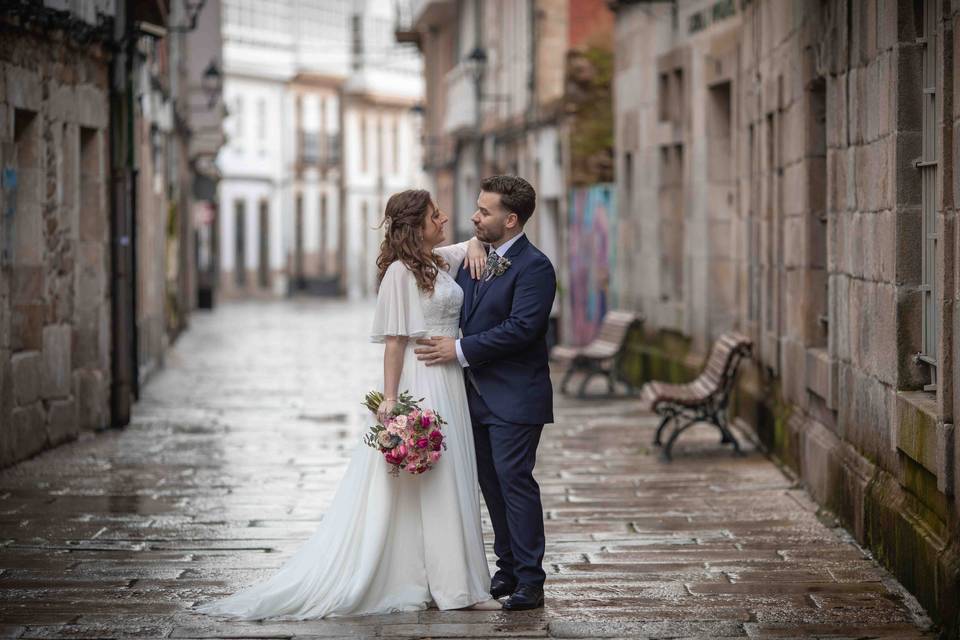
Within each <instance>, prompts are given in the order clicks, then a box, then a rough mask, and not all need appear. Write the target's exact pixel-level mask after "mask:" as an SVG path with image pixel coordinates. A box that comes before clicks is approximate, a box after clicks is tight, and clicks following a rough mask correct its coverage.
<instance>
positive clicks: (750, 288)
mask: <svg viewBox="0 0 960 640" xmlns="http://www.w3.org/2000/svg"><path fill="white" fill-rule="evenodd" d="M756 138H757V135H756V126H755V125H754V124H750V126H749V127H748V128H747V177H748V179H749V184H748V187H747V188H748V192H747V260H748V261H749V262H748V264H747V318H748V319H749V320H750V322H751V323H753V324H754V325H756V324H757V323H758V322H759V321H760V221H759V220H758V219H757V209H758V205H757V201H758V196H757V189H758V186H759V180H758V179H757V173H758V167H757V156H758V154H757V152H756V149H757V148H756V144H757V140H756Z"/></svg>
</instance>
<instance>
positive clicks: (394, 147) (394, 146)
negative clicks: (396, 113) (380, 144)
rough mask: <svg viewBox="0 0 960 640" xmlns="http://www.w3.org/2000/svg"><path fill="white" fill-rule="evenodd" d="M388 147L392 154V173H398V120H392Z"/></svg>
mask: <svg viewBox="0 0 960 640" xmlns="http://www.w3.org/2000/svg"><path fill="white" fill-rule="evenodd" d="M390 146H391V151H392V152H393V173H398V172H399V171H400V119H399V118H394V119H393V124H392V128H391V130H390Z"/></svg>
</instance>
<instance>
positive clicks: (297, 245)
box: [293, 193, 303, 289]
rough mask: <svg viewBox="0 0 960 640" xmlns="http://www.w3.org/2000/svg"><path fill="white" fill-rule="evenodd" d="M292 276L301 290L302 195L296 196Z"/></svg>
mask: <svg viewBox="0 0 960 640" xmlns="http://www.w3.org/2000/svg"><path fill="white" fill-rule="evenodd" d="M293 236H294V239H293V274H294V278H295V282H294V284H295V285H296V286H297V287H298V288H301V289H302V288H303V194H302V193H298V194H297V200H296V207H295V211H294V222H293Z"/></svg>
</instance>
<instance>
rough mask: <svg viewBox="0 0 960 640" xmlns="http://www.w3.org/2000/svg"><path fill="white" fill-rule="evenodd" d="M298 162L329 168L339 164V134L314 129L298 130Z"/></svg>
mask: <svg viewBox="0 0 960 640" xmlns="http://www.w3.org/2000/svg"><path fill="white" fill-rule="evenodd" d="M300 164H301V165H302V166H304V167H318V168H320V169H329V168H331V167H336V166H338V165H339V164H340V136H339V135H337V134H335V133H327V134H320V133H317V132H316V131H301V132H300Z"/></svg>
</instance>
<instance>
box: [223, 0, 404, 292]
mask: <svg viewBox="0 0 960 640" xmlns="http://www.w3.org/2000/svg"><path fill="white" fill-rule="evenodd" d="M223 5H224V13H223V35H224V69H225V85H224V92H225V96H226V100H227V104H228V105H229V111H230V115H229V117H228V118H227V121H226V128H227V132H228V139H229V142H228V144H227V146H226V147H225V149H224V151H223V153H221V155H220V158H219V162H220V166H221V168H222V170H223V179H222V180H221V182H220V186H219V197H220V206H221V208H222V215H221V217H220V221H219V223H220V225H219V226H220V229H219V234H220V242H219V245H220V290H221V291H222V292H224V293H225V294H226V295H228V296H279V295H288V294H291V293H297V292H299V291H304V290H306V291H313V292H316V293H320V294H337V293H339V294H346V295H348V296H350V297H363V296H366V295H370V294H371V293H372V292H373V291H374V283H375V273H374V272H375V268H374V266H373V262H374V260H375V258H376V252H377V250H378V248H379V243H380V241H381V239H382V232H381V230H380V229H378V228H377V225H378V224H379V222H380V220H381V219H382V217H383V208H384V205H385V204H386V200H387V198H389V196H390V195H391V194H392V193H393V192H395V191H400V190H402V189H407V188H411V187H416V186H419V185H420V184H421V182H422V180H421V174H422V172H421V170H420V133H419V118H418V117H417V116H416V114H415V113H412V112H411V108H412V107H413V106H414V105H415V104H417V103H418V102H419V101H420V99H421V95H422V80H421V77H420V60H419V57H418V56H417V55H416V52H415V51H413V49H412V47H410V46H407V45H401V44H399V43H397V42H395V41H394V39H393V26H394V9H395V4H394V3H393V2H391V1H390V0H372V1H370V2H353V1H352V0H326V1H325V2H322V3H318V2H314V1H311V0H282V1H277V2H260V1H259V0H224V3H223Z"/></svg>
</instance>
